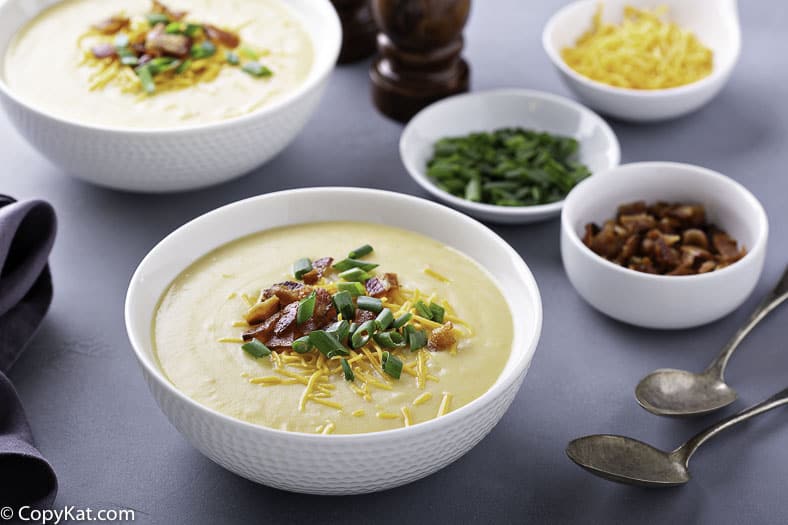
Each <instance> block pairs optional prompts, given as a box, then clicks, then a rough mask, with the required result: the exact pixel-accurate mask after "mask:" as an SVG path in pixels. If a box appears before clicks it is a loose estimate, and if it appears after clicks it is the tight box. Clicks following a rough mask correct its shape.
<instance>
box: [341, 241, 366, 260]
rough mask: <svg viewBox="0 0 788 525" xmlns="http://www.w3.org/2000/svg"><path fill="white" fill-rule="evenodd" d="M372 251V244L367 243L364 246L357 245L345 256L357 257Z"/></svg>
mask: <svg viewBox="0 0 788 525" xmlns="http://www.w3.org/2000/svg"><path fill="white" fill-rule="evenodd" d="M370 253H372V246H370V245H369V244H365V245H364V246H359V247H358V248H356V249H355V250H352V251H351V252H350V253H349V254H347V256H348V257H349V258H350V259H358V258H360V257H364V256H365V255H369V254H370Z"/></svg>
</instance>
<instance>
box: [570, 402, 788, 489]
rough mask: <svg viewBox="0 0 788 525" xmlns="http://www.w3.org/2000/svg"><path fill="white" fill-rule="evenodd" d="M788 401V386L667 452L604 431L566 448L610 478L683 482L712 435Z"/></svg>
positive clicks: (634, 482)
mask: <svg viewBox="0 0 788 525" xmlns="http://www.w3.org/2000/svg"><path fill="white" fill-rule="evenodd" d="M785 404H788V388H786V389H785V390H783V391H782V392H779V393H778V394H775V395H773V396H772V397H770V398H769V399H767V400H766V401H763V402H762V403H759V404H757V405H755V406H753V407H751V408H748V409H747V410H744V411H743V412H739V413H738V414H734V415H732V416H730V417H727V418H725V419H723V420H722V421H720V422H719V423H717V424H715V425H712V426H710V427H709V428H707V429H706V430H704V431H702V432H700V433H699V434H697V435H696V436H694V437H693V438H691V439H690V440H689V441H687V442H686V443H684V444H683V445H681V446H680V447H679V448H677V449H676V450H674V451H673V452H664V451H662V450H659V449H658V448H654V447H652V446H651V445H649V444H647V443H643V442H642V441H638V440H636V439H632V438H628V437H624V436H613V435H608V434H601V435H595V436H586V437H582V438H578V439H575V440H574V441H572V442H570V443H569V446H567V447H566V454H567V455H568V456H569V459H571V460H572V461H574V462H575V463H577V464H578V465H580V466H581V467H583V468H584V469H586V470H587V471H589V472H591V473H592V474H595V475H597V476H599V477H602V478H605V479H607V480H610V481H616V482H619V483H628V484H631V485H643V486H647V487H672V486H676V485H682V484H684V483H686V482H687V481H689V479H690V473H689V470H688V469H689V460H690V458H691V457H692V455H693V454H694V453H695V451H696V450H698V448H699V447H700V446H701V445H703V444H704V443H705V442H706V441H707V440H708V439H709V438H712V437H714V436H716V435H717V434H718V433H720V432H722V431H723V430H725V429H728V428H730V427H732V426H733V425H736V424H738V423H741V422H742V421H746V420H748V419H750V418H751V417H755V416H757V415H759V414H763V413H764V412H768V411H769V410H772V409H773V408H777V407H779V406H781V405H785Z"/></svg>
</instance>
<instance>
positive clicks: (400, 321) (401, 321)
mask: <svg viewBox="0 0 788 525" xmlns="http://www.w3.org/2000/svg"><path fill="white" fill-rule="evenodd" d="M412 317H413V314H412V313H410V312H408V313H405V314H402V315H401V316H399V317H397V318H396V319H395V320H394V322H393V323H392V325H391V327H392V328H394V329H395V330H396V329H397V328H402V327H403V326H405V325H406V324H407V322H408V321H410V320H411V318H412Z"/></svg>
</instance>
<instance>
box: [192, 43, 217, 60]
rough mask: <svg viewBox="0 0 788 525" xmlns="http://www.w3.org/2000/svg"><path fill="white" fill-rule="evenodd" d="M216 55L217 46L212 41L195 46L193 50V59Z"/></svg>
mask: <svg viewBox="0 0 788 525" xmlns="http://www.w3.org/2000/svg"><path fill="white" fill-rule="evenodd" d="M214 53H216V46H215V45H213V43H212V42H211V41H210V40H205V41H204V42H201V43H199V44H194V45H193V46H192V49H191V55H192V58H197V59H200V58H208V57H210V56H213V54H214Z"/></svg>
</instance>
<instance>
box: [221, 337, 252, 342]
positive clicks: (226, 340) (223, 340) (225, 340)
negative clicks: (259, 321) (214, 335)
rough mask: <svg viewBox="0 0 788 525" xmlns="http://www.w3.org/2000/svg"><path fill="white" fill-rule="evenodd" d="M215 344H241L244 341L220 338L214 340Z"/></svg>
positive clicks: (238, 338) (237, 338)
mask: <svg viewBox="0 0 788 525" xmlns="http://www.w3.org/2000/svg"><path fill="white" fill-rule="evenodd" d="M216 342H217V343H236V344H243V343H245V341H244V340H243V339H242V338H240V337H220V338H219V339H217V340H216Z"/></svg>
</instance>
